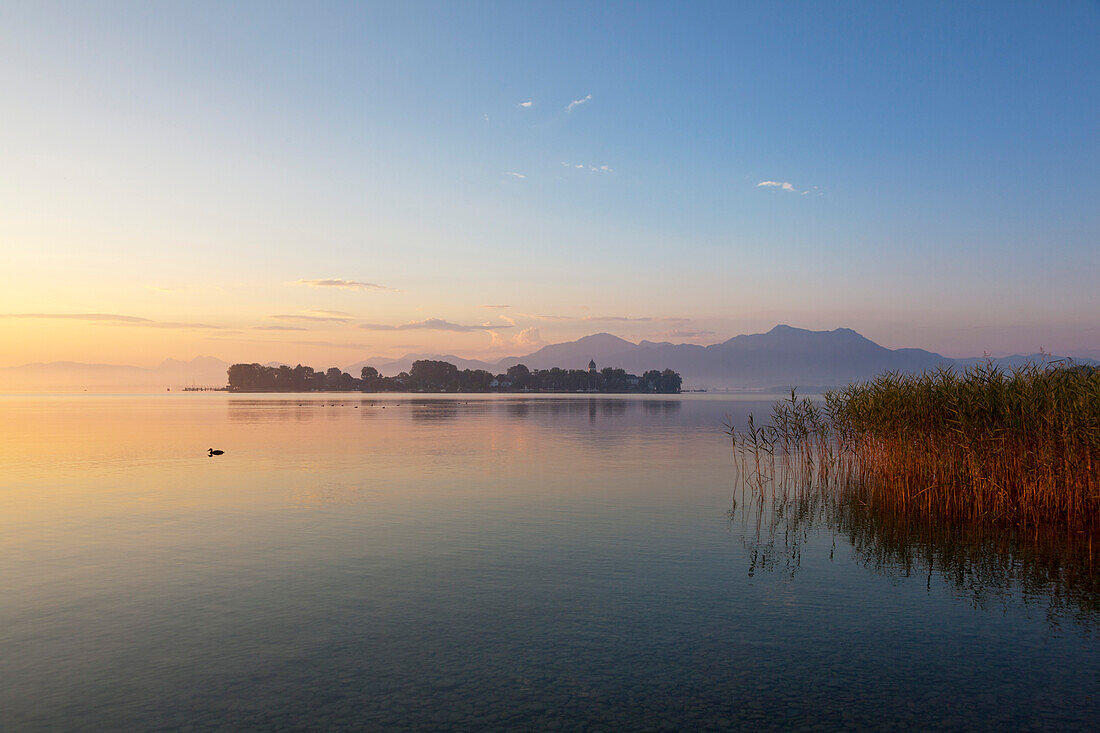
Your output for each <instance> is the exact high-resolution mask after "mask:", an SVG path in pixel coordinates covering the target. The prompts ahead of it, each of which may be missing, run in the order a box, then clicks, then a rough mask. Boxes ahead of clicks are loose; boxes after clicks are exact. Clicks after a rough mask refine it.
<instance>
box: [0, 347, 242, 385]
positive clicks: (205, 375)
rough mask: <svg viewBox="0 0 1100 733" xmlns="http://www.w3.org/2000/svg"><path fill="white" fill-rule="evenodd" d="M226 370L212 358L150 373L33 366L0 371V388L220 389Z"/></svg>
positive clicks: (70, 364) (65, 364)
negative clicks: (195, 387) (196, 387)
mask: <svg viewBox="0 0 1100 733" xmlns="http://www.w3.org/2000/svg"><path fill="white" fill-rule="evenodd" d="M228 368H229V363H228V362H225V361H222V360H221V359H217V358H215V357H212V356H198V357H195V358H194V359H191V360H190V361H181V360H179V359H165V360H164V361H162V362H161V363H160V364H158V365H157V366H156V367H153V368H151V369H146V368H143V367H136V366H128V365H125V364H83V363H80V362H74V361H53V362H47V363H42V362H36V363H33V364H24V365H22V366H17V367H0V388H3V389H14V390H28V389H50V390H77V391H79V390H83V389H88V388H99V389H103V388H112V387H113V388H143V389H153V388H156V389H161V390H163V389H165V388H168V387H172V388H181V387H187V386H200V387H221V386H224V385H225V382H226V369H228Z"/></svg>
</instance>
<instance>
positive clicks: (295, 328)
mask: <svg viewBox="0 0 1100 733" xmlns="http://www.w3.org/2000/svg"><path fill="white" fill-rule="evenodd" d="M250 328H251V330H253V331H308V330H309V329H308V328H302V327H301V326H251V327H250Z"/></svg>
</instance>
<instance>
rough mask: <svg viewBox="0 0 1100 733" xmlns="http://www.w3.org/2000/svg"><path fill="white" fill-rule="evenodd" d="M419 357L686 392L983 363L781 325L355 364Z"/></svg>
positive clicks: (385, 367)
mask: <svg viewBox="0 0 1100 733" xmlns="http://www.w3.org/2000/svg"><path fill="white" fill-rule="evenodd" d="M1049 358H1051V357H1049V356H1045V357H1044V356H1042V355H1039V354H1036V355H1032V356H1012V357H1005V358H1004V359H1003V360H1002V359H998V360H994V361H996V362H997V363H1000V364H1003V365H1004V366H1006V367H1014V366H1020V365H1021V364H1023V363H1037V362H1040V361H1042V360H1043V359H1049ZM416 359H438V360H442V361H449V362H451V363H452V364H456V365H458V366H459V368H460V369H487V370H488V371H491V372H493V373H498V372H502V371H504V370H505V369H507V368H508V367H510V366H512V365H514V364H521V363H522V364H525V365H526V366H527V367H528V368H531V369H549V368H551V367H555V366H556V367H562V368H572V369H581V368H585V367H586V366H587V365H588V362H589V360H594V361H595V362H596V365H597V367H604V366H614V367H621V368H623V369H625V370H627V371H628V372H634V373H639V374H640V373H642V372H644V371H645V370H647V369H665V368H668V369H674V370H675V371H677V372H679V373H680V374H681V375H682V376H683V377H684V381H685V386H687V387H719V388H724V387H725V388H734V389H768V388H772V387H784V386H800V387H802V388H804V389H813V388H815V387H831V386H840V385H845V384H848V383H849V382H853V381H860V380H866V379H870V378H872V377H874V376H875V375H877V374H881V373H883V372H886V371H899V372H918V371H923V370H926V369H935V368H937V367H941V366H956V367H960V368H962V367H966V366H971V365H973V364H976V363H979V362H981V361H983V360H984V359H983V358H980V357H979V358H972V359H951V358H948V357H946V356H943V355H941V354H937V353H934V352H931V351H926V350H924V349H915V348H903V349H888V348H886V347H884V346H881V345H879V344H876V343H875V342H874V341H871V340H870V339H868V338H866V337H864V336H862V335H860V334H859V333H857V332H856V331H853V330H852V329H850V328H838V329H835V330H832V331H810V330H807V329H804V328H793V327H791V326H787V325H779V326H776V327H775V328H773V329H772V330H770V331H768V332H767V333H756V334H745V335H741V336H735V337H733V338H731V339H729V340H728V341H724V342H722V343H719V344H712V345H710V346H698V345H695V344H673V343H669V342H653V341H642V342H640V343H637V344H635V343H633V342H631V341H627V340H625V339H622V338H619V337H618V336H613V335H612V334H609V333H597V334H593V335H591V336H585V337H583V338H580V339H577V340H576V341H566V342H564V343H559V344H550V345H549V346H544V347H542V348H541V349H539V350H537V351H535V352H533V353H530V354H528V355H526V356H511V357H506V358H504V359H500V360H498V361H495V362H483V361H476V360H468V359H460V358H458V357H455V356H447V355H441V354H408V355H406V356H404V357H402V358H401V359H368V360H366V361H364V362H358V363H357V364H356V365H353V366H354V367H355V369H356V372H355V373H357V370H358V369H360V368H362V366H364V365H366V364H370V365H371V366H373V367H375V368H376V369H378V370H379V371H380V372H382V373H383V374H386V375H390V376H392V375H394V374H397V373H398V372H401V371H407V370H408V369H409V366H410V365H411V364H412V362H413V361H415V360H416ZM1079 361H1087V360H1079ZM348 371H351V369H349V370H348Z"/></svg>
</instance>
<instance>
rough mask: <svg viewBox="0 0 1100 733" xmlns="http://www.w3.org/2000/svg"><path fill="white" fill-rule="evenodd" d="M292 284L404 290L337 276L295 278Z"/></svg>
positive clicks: (348, 288)
mask: <svg viewBox="0 0 1100 733" xmlns="http://www.w3.org/2000/svg"><path fill="white" fill-rule="evenodd" d="M290 284H291V285H305V286H306V287H310V288H338V289H340V290H378V291H381V292H386V293H400V292H404V291H401V290H397V289H396V288H391V287H387V286H386V285H379V284H378V283H369V282H364V281H362V280H343V279H341V278H337V277H330V278H324V279H321V280H294V281H293V282H291V283H290Z"/></svg>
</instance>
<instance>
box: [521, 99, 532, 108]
mask: <svg viewBox="0 0 1100 733" xmlns="http://www.w3.org/2000/svg"><path fill="white" fill-rule="evenodd" d="M532 104H534V102H532V101H531V100H530V99H528V100H527V101H526V102H520V103H519V105H518V106H520V107H523V108H524V109H531V105H532Z"/></svg>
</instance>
